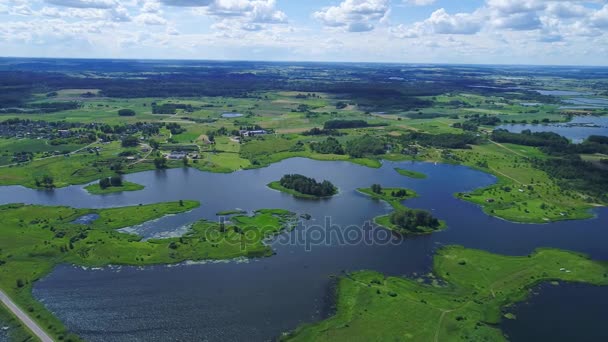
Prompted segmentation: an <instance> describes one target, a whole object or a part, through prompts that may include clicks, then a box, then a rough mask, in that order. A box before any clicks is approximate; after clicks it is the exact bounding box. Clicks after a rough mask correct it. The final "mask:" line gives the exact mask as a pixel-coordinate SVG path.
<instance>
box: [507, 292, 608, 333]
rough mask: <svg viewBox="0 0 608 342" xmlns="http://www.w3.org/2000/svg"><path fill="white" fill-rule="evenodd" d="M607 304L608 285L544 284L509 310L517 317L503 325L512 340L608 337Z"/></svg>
mask: <svg viewBox="0 0 608 342" xmlns="http://www.w3.org/2000/svg"><path fill="white" fill-rule="evenodd" d="M581 293H583V294H584V295H582V296H581ZM573 308H574V310H575V313H576V314H573V312H572V310H573ZM606 308H608V291H606V289H605V288H602V287H596V286H592V285H585V284H568V283H566V284H560V285H558V286H555V285H551V284H543V285H541V286H539V287H537V288H536V289H535V290H534V294H533V295H532V296H531V297H530V299H529V300H527V301H525V302H523V303H519V304H517V305H515V306H514V307H513V308H511V309H510V310H509V312H513V313H515V315H516V316H517V319H516V320H507V319H505V320H503V321H502V324H501V327H502V328H503V331H505V332H506V334H507V335H508V336H509V337H510V338H511V340H512V341H544V340H550V341H552V342H561V341H563V342H569V341H577V342H587V341H588V342H595V341H608V327H607V326H606V322H607V321H608V311H606ZM602 321H603V324H602ZM598 325H599V326H598ZM548 336H550V337H551V338H550V339H548V338H547V337H548Z"/></svg>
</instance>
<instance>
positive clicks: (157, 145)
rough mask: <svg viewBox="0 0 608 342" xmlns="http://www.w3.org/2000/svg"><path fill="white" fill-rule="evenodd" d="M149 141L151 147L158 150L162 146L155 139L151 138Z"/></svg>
mask: <svg viewBox="0 0 608 342" xmlns="http://www.w3.org/2000/svg"><path fill="white" fill-rule="evenodd" d="M148 143H149V144H150V147H152V149H153V150H158V148H159V147H160V143H159V142H158V141H156V140H154V139H150V141H148Z"/></svg>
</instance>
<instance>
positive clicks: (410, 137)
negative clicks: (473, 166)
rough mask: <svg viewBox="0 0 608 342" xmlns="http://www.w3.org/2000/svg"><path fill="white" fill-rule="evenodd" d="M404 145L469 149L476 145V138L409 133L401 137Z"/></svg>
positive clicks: (461, 135)
mask: <svg viewBox="0 0 608 342" xmlns="http://www.w3.org/2000/svg"><path fill="white" fill-rule="evenodd" d="M402 142H403V144H404V145H411V144H412V143H417V144H420V145H422V146H430V147H437V148H452V149H470V148H471V147H470V146H469V145H474V144H476V143H477V138H476V137H475V136H474V135H472V134H453V133H441V134H428V133H420V132H411V133H409V134H405V135H403V137H402Z"/></svg>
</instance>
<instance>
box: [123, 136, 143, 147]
mask: <svg viewBox="0 0 608 342" xmlns="http://www.w3.org/2000/svg"><path fill="white" fill-rule="evenodd" d="M121 145H122V147H135V146H137V145H139V139H137V137H135V136H132V135H130V136H128V137H125V138H124V139H122V142H121Z"/></svg>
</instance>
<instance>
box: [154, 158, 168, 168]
mask: <svg viewBox="0 0 608 342" xmlns="http://www.w3.org/2000/svg"><path fill="white" fill-rule="evenodd" d="M154 166H156V168H157V169H159V170H160V169H166V168H167V159H165V157H162V156H161V157H156V158H154Z"/></svg>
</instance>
